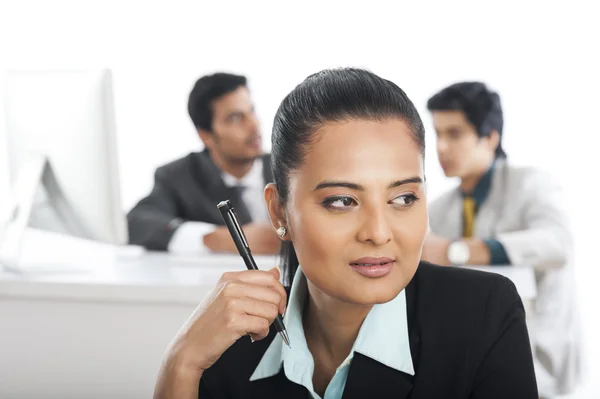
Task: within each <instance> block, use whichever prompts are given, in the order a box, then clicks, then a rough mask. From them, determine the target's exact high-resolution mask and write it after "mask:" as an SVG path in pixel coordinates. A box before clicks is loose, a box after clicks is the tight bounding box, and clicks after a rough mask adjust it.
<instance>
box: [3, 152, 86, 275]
mask: <svg viewBox="0 0 600 399" xmlns="http://www.w3.org/2000/svg"><path fill="white" fill-rule="evenodd" d="M41 194H45V195H41ZM40 197H43V199H42V201H39V198H40ZM8 199H9V206H8V209H6V210H5V211H3V212H2V213H0V265H2V266H3V267H4V269H5V270H7V271H11V272H15V273H24V272H44V271H48V272H51V271H69V270H72V271H75V270H80V269H81V268H82V266H80V265H72V264H71V265H67V264H64V265H61V264H60V263H59V264H54V265H53V264H50V263H49V264H36V265H32V264H27V263H24V262H22V258H23V253H22V247H23V241H24V238H25V234H26V232H27V228H28V227H39V228H41V229H43V230H50V231H54V232H57V233H63V234H67V235H72V236H76V237H79V238H84V239H90V240H92V239H93V238H94V237H93V234H92V232H91V231H90V230H89V229H88V228H87V226H85V224H84V223H83V221H82V219H81V218H80V217H79V216H78V215H77V213H76V211H75V209H74V208H73V206H72V205H71V204H70V203H69V201H68V200H67V198H66V197H65V195H64V193H63V191H62V189H61V188H60V185H59V184H58V181H57V179H56V176H55V174H54V172H53V170H52V166H51V164H50V162H49V160H48V158H47V157H46V156H44V155H39V154H30V155H29V156H28V158H27V161H26V162H24V163H23V165H22V167H21V168H20V169H19V171H18V175H17V178H16V179H15V181H14V185H13V187H12V190H11V192H10V193H9V196H8ZM38 225H39V226H38ZM60 250H61V249H60V248H58V249H56V250H55V251H54V252H56V251H60ZM62 250H63V251H64V248H63V249H62ZM49 257H50V258H52V256H49Z"/></svg>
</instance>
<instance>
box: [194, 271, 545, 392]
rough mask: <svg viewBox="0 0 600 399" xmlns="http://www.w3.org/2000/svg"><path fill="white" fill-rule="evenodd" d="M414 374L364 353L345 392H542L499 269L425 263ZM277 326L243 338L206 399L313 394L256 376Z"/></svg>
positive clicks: (414, 294)
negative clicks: (258, 335) (263, 335)
mask: <svg viewBox="0 0 600 399" xmlns="http://www.w3.org/2000/svg"><path fill="white" fill-rule="evenodd" d="M406 300H407V302H406V306H407V310H408V312H407V317H408V328H409V341H410V349H411V354H412V359H413V365H414V370H415V375H414V376H410V375H408V374H405V373H402V372H400V371H397V370H394V369H392V368H389V367H387V366H385V365H383V364H381V363H378V362H377V361H375V360H372V359H370V358H368V357H366V356H362V355H360V354H359V353H356V354H355V356H354V359H353V360H352V363H351V365H350V370H349V373H348V380H347V382H346V387H345V390H344V394H343V399H354V398H377V399H384V398H396V399H405V398H411V399H417V398H419V399H420V398H423V399H425V398H426V399H434V398H446V399H447V398H465V399H466V398H472V399H478V398H482V399H483V398H485V399H495V398H498V399H500V398H502V399H509V398H515V399H529V398H531V399H533V398H536V399H537V398H538V393H537V386H536V379H535V374H534V369H533V360H532V354H531V347H530V343H529V336H528V333H527V328H526V325H525V311H524V309H523V304H522V302H521V298H520V297H519V295H518V293H517V290H516V288H515V286H514V284H513V283H512V282H511V281H510V280H508V279H507V278H505V277H503V276H500V275H498V274H492V273H488V272H481V271H473V270H468V269H461V268H456V267H441V266H435V265H431V264H429V263H426V262H421V264H420V265H419V268H418V269H417V272H416V274H415V276H414V278H413V279H412V281H411V282H410V283H409V285H408V286H407V288H406ZM274 336H275V331H274V329H273V328H272V329H271V333H270V334H269V336H268V337H267V338H265V339H264V340H262V341H258V342H255V343H251V342H250V339H249V338H247V337H244V338H241V339H240V340H238V341H237V342H236V343H235V344H234V345H233V346H232V347H230V348H229V349H228V350H227V351H226V352H225V353H224V354H223V356H221V358H220V359H219V360H218V361H217V362H216V363H215V364H214V365H213V366H212V367H211V368H209V369H208V370H206V371H205V372H204V374H203V376H202V378H201V381H200V394H199V398H200V399H206V398H213V399H214V398H230V399H237V398H240V399H241V398H244V399H250V398H257V399H259V398H261V399H263V398H285V399H307V398H309V393H308V391H307V390H306V389H305V388H304V387H303V386H301V385H297V384H295V383H293V382H291V381H289V380H288V379H287V378H286V377H285V374H284V372H283V368H282V369H281V371H280V372H279V374H278V375H276V376H273V377H270V378H266V379H263V380H258V381H253V382H250V381H249V379H250V376H251V375H252V373H253V372H254V370H255V369H256V367H257V365H258V363H259V361H260V359H261V358H262V356H263V354H264V352H265V351H266V349H267V347H268V346H269V344H270V343H271V341H272V340H273V337H274Z"/></svg>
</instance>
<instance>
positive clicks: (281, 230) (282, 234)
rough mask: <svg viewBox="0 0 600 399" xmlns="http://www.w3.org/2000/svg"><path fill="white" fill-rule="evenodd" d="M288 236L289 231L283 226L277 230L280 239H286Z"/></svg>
mask: <svg viewBox="0 0 600 399" xmlns="http://www.w3.org/2000/svg"><path fill="white" fill-rule="evenodd" d="M286 234H287V229H286V228H285V227H283V226H281V227H279V228H278V229H277V235H278V236H279V238H282V239H283V237H285V235H286Z"/></svg>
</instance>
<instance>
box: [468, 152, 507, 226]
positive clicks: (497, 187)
mask: <svg viewBox="0 0 600 399" xmlns="http://www.w3.org/2000/svg"><path fill="white" fill-rule="evenodd" d="M493 173H494V174H493V175H492V185H491V187H490V192H489V193H488V196H487V198H486V199H485V201H484V202H483V204H482V205H481V207H480V208H479V211H478V212H477V217H476V225H475V235H476V236H477V237H480V238H495V226H496V225H497V224H498V220H499V218H500V215H499V212H498V210H499V209H501V207H502V201H504V195H503V193H504V192H505V190H506V189H507V187H504V183H505V181H504V178H503V177H504V175H505V173H506V164H505V162H503V161H501V160H498V161H496V166H495V168H494V172H493Z"/></svg>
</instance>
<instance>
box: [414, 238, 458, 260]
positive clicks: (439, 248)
mask: <svg viewBox="0 0 600 399" xmlns="http://www.w3.org/2000/svg"><path fill="white" fill-rule="evenodd" d="M451 243H452V240H449V239H447V238H444V237H441V236H437V235H435V234H433V233H429V234H428V235H427V237H426V238H425V244H424V245H423V253H422V254H421V259H422V260H424V261H427V262H430V263H433V264H436V265H441V266H449V265H450V264H451V263H450V260H448V247H449V246H450V244H451Z"/></svg>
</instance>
